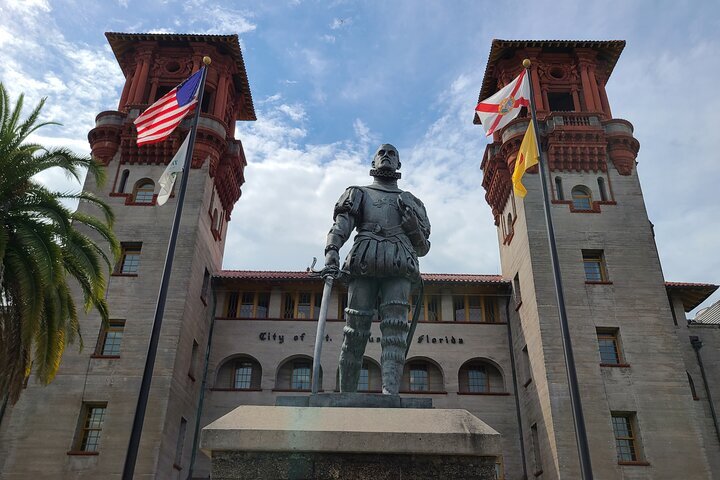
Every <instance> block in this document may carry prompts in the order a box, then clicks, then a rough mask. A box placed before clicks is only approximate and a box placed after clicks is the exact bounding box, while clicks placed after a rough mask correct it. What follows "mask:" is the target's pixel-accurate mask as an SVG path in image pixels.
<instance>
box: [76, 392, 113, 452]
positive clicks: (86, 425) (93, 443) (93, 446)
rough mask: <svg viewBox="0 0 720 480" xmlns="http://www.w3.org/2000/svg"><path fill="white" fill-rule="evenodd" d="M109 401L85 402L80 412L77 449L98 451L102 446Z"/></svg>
mask: <svg viewBox="0 0 720 480" xmlns="http://www.w3.org/2000/svg"><path fill="white" fill-rule="evenodd" d="M106 409H107V403H84V404H83V407H82V411H81V412H80V422H79V428H78V432H77V435H76V442H75V450H76V451H80V452H97V451H98V449H99V448H100V434H101V432H102V427H103V423H104V422H105V410H106Z"/></svg>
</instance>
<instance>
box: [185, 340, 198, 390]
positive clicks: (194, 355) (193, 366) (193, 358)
mask: <svg viewBox="0 0 720 480" xmlns="http://www.w3.org/2000/svg"><path fill="white" fill-rule="evenodd" d="M199 349H200V345H199V344H198V342H197V340H195V339H194V338H193V344H192V350H191V351H190V366H189V367H188V377H190V380H193V381H195V372H196V371H197V361H198V350H199Z"/></svg>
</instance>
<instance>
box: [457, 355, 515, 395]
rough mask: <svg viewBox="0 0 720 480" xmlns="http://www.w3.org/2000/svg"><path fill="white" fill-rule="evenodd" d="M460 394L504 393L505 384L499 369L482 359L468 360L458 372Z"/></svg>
mask: <svg viewBox="0 0 720 480" xmlns="http://www.w3.org/2000/svg"><path fill="white" fill-rule="evenodd" d="M458 385H459V387H460V392H461V393H504V392H505V382H504V381H503V376H502V373H500V369H499V368H498V367H496V366H495V365H493V364H492V363H490V362H489V361H487V360H483V359H473V360H468V361H467V362H465V363H464V364H463V366H462V367H460V371H459V372H458Z"/></svg>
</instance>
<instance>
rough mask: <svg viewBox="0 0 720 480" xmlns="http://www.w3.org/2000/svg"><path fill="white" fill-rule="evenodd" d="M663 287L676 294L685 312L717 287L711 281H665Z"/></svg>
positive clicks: (702, 300)
mask: <svg viewBox="0 0 720 480" xmlns="http://www.w3.org/2000/svg"><path fill="white" fill-rule="evenodd" d="M665 288H666V289H668V290H670V291H672V292H673V293H674V294H675V295H678V296H679V297H680V299H681V300H682V302H683V308H684V309H685V311H686V312H689V311H691V310H693V309H695V308H696V307H697V306H698V305H700V304H701V303H702V302H704V301H705V300H707V298H708V297H709V296H710V295H712V294H713V292H715V290H717V289H718V286H717V285H713V284H712V283H690V282H665Z"/></svg>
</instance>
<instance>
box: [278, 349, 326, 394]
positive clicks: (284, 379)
mask: <svg viewBox="0 0 720 480" xmlns="http://www.w3.org/2000/svg"><path fill="white" fill-rule="evenodd" d="M312 369H313V366H312V358H311V357H308V356H307V355H298V356H295V357H290V358H289V359H287V360H285V361H284V362H283V363H282V364H281V365H280V367H279V368H278V371H277V376H276V378H275V389H276V390H292V391H299V392H305V391H310V388H311V387H312ZM318 390H322V367H321V368H320V385H319V388H318Z"/></svg>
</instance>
